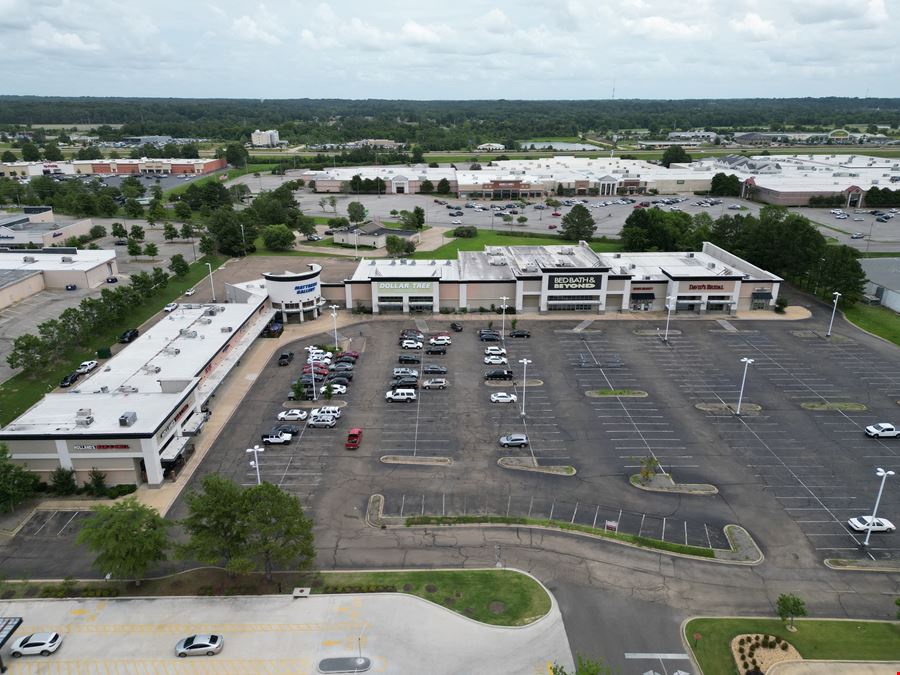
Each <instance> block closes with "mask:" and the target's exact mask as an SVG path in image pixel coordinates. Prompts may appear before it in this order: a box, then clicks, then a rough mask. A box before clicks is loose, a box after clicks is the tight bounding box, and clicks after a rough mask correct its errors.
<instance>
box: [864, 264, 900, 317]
mask: <svg viewBox="0 0 900 675" xmlns="http://www.w3.org/2000/svg"><path fill="white" fill-rule="evenodd" d="M859 264H860V265H862V268H863V271H864V272H865V273H866V277H867V279H866V296H867V297H868V298H874V300H872V302H873V303H876V302H877V304H880V305H882V306H883V307H887V308H888V309H892V310H894V311H895V312H900V258H863V259H862V260H860V261H859Z"/></svg>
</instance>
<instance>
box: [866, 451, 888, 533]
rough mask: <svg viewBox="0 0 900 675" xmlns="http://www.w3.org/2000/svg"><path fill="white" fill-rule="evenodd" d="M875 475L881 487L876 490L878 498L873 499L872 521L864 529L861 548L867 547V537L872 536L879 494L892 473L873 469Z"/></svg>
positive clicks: (879, 498)
mask: <svg viewBox="0 0 900 675" xmlns="http://www.w3.org/2000/svg"><path fill="white" fill-rule="evenodd" d="M875 475H876V476H878V477H879V478H880V479H881V486H880V487H879V488H878V496H877V497H876V498H875V508H874V509H872V520H870V521H869V527H867V528H866V540H865V541H864V542H863V547H866V546H868V545H869V537H871V536H872V525H874V524H875V517H876V516H877V515H878V505H879V504H880V503H881V493H882V492H883V491H884V482H885V481H886V480H887V479H888V476H893V475H894V472H893V471H885V470H884V469H882V468H880V467H879V468H877V469H875Z"/></svg>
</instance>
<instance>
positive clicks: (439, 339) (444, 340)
mask: <svg viewBox="0 0 900 675" xmlns="http://www.w3.org/2000/svg"><path fill="white" fill-rule="evenodd" d="M428 344H430V345H443V346H447V345H450V344H453V340H451V339H450V336H449V335H437V336H435V337H433V338H431V339H430V340H429V341H428Z"/></svg>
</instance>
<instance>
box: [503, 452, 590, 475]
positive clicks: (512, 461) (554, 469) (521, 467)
mask: <svg viewBox="0 0 900 675" xmlns="http://www.w3.org/2000/svg"><path fill="white" fill-rule="evenodd" d="M523 459H524V460H526V461H527V462H528V463H527V464H524V463H521V462H520V460H523ZM497 465H498V466H499V467H500V468H502V469H510V470H512V471H531V472H533V473H545V474H548V475H551V476H563V477H564V478H571V477H572V476H574V475H575V474H576V473H577V470H576V469H575V467H574V466H570V465H568V464H560V465H556V466H535V465H534V464H532V463H531V460H530V459H528V458H527V457H501V458H500V459H498V460H497ZM567 469H571V470H572V471H571V472H569V471H567Z"/></svg>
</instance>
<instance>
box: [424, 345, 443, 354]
mask: <svg viewBox="0 0 900 675" xmlns="http://www.w3.org/2000/svg"><path fill="white" fill-rule="evenodd" d="M425 353H426V354H428V355H429V356H445V355H446V354H447V348H446V347H435V346H430V347H428V349H426V350H425Z"/></svg>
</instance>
